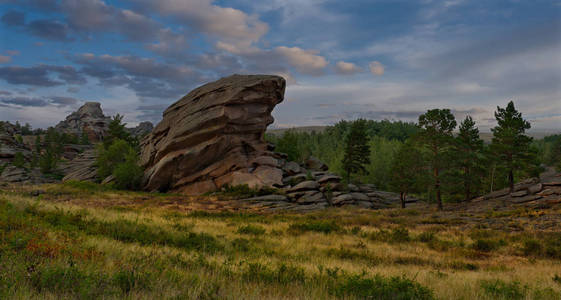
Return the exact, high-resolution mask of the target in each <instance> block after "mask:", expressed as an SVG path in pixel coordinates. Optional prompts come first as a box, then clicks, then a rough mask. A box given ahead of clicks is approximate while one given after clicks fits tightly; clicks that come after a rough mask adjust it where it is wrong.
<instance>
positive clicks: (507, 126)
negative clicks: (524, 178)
mask: <svg viewBox="0 0 561 300" xmlns="http://www.w3.org/2000/svg"><path fill="white" fill-rule="evenodd" d="M495 119H497V124H498V125H497V126H496V127H495V128H492V129H491V131H492V132H493V140H492V143H491V149H492V151H493V153H494V155H495V156H496V158H497V159H498V160H499V162H500V163H501V164H502V165H503V167H504V168H505V169H506V171H507V174H508V175H507V176H508V185H509V188H510V192H513V191H514V172H515V171H516V170H523V169H525V168H528V165H529V164H531V163H532V160H533V158H534V157H533V155H532V150H531V148H530V144H531V143H532V138H531V137H529V136H527V135H526V134H525V133H526V130H527V129H530V127H531V126H530V122H528V121H526V120H524V118H522V113H520V112H518V111H517V110H516V108H514V103H513V102H512V101H510V102H509V103H508V104H507V106H506V108H500V107H498V106H497V111H496V112H495Z"/></svg>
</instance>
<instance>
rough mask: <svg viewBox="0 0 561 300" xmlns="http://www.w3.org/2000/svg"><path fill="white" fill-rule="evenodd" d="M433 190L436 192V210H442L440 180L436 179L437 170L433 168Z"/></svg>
mask: <svg viewBox="0 0 561 300" xmlns="http://www.w3.org/2000/svg"><path fill="white" fill-rule="evenodd" d="M434 179H435V181H434V188H435V190H436V202H437V203H438V210H442V198H441V197H440V178H438V168H434Z"/></svg>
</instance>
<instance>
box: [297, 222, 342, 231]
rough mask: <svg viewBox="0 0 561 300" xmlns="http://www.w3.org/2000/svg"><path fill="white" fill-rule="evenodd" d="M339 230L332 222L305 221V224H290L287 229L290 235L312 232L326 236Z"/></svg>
mask: <svg viewBox="0 0 561 300" xmlns="http://www.w3.org/2000/svg"><path fill="white" fill-rule="evenodd" d="M339 230H341V228H340V227H339V225H337V224H336V223H335V222H334V221H307V222H305V223H296V224H290V226H289V227H288V231H290V232H292V233H301V232H305V231H314V232H321V233H325V234H328V233H331V232H335V231H339Z"/></svg>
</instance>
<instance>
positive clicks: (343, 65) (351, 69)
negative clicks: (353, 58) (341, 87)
mask: <svg viewBox="0 0 561 300" xmlns="http://www.w3.org/2000/svg"><path fill="white" fill-rule="evenodd" d="M335 72H337V74H342V75H351V74H356V73H359V72H362V68H360V67H359V66H357V65H355V64H353V63H350V62H345V61H338V62H337V64H335Z"/></svg>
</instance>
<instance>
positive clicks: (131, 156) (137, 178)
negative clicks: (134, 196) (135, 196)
mask: <svg viewBox="0 0 561 300" xmlns="http://www.w3.org/2000/svg"><path fill="white" fill-rule="evenodd" d="M143 174H144V173H143V170H142V168H141V167H140V166H139V165H138V154H136V152H134V151H131V152H129V153H128V154H127V156H126V157H125V161H124V162H123V163H120V164H117V165H116V166H115V168H114V169H113V176H114V177H115V187H116V188H119V189H128V190H136V189H138V188H140V183H141V180H142V176H143Z"/></svg>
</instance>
